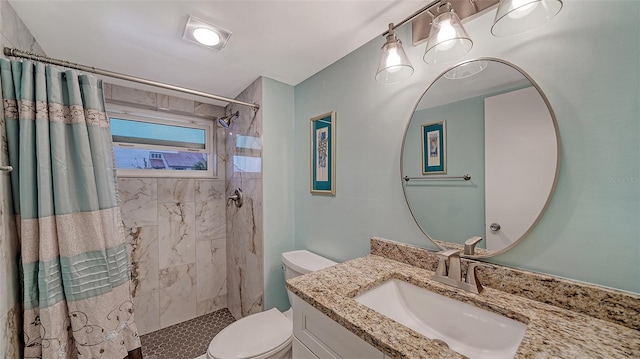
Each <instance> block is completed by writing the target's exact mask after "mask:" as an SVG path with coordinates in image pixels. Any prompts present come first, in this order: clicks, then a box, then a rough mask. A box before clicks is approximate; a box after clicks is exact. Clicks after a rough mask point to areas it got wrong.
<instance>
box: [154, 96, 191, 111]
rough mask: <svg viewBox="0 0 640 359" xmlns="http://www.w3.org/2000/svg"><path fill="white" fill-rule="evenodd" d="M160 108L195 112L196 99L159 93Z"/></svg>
mask: <svg viewBox="0 0 640 359" xmlns="http://www.w3.org/2000/svg"><path fill="white" fill-rule="evenodd" d="M157 101H158V108H161V109H167V110H173V111H178V112H184V113H190V114H193V113H194V112H195V101H193V100H188V99H185V98H180V97H175V96H169V95H164V94H158V95H157Z"/></svg>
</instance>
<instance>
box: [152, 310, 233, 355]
mask: <svg viewBox="0 0 640 359" xmlns="http://www.w3.org/2000/svg"><path fill="white" fill-rule="evenodd" d="M234 321H235V319H234V318H233V316H232V315H231V312H229V309H227V308H224V309H220V310H218V311H215V312H213V313H209V314H206V315H203V316H200V317H197V318H194V319H191V320H188V321H186V322H182V323H178V324H176V325H172V326H170V327H167V328H164V329H160V330H157V331H155V332H152V333H149V334H145V335H143V336H141V337H140V341H141V343H142V354H143V356H144V359H194V358H196V357H198V356H201V355H203V354H205V353H206V352H207V348H208V347H209V343H210V342H211V339H213V337H214V336H215V335H216V334H218V333H219V332H220V331H221V330H222V329H224V328H225V327H226V326H227V325H229V324H231V323H233V322H234Z"/></svg>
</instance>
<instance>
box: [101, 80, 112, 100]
mask: <svg viewBox="0 0 640 359" xmlns="http://www.w3.org/2000/svg"><path fill="white" fill-rule="evenodd" d="M102 91H104V98H105V99H106V100H110V99H111V84H110V83H108V82H104V83H103V85H102Z"/></svg>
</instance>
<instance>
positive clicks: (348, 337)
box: [291, 296, 385, 359]
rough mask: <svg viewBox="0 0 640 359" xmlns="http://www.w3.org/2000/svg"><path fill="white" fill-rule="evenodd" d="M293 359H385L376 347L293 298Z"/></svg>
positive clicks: (298, 299) (297, 298) (295, 297)
mask: <svg viewBox="0 0 640 359" xmlns="http://www.w3.org/2000/svg"><path fill="white" fill-rule="evenodd" d="M293 297H294V298H293V303H291V304H292V306H293V335H294V338H293V359H315V358H319V359H325V358H331V359H340V358H345V359H358V358H362V359H384V358H385V355H384V354H382V352H380V351H378V350H377V349H375V348H374V347H373V346H371V345H370V344H368V343H367V342H365V341H364V340H362V339H361V338H359V337H358V336H356V335H355V334H353V333H351V332H350V331H348V330H347V329H345V328H343V327H342V326H341V325H340V324H338V323H336V322H334V321H333V320H332V319H331V318H329V317H327V316H326V315H324V314H322V313H321V312H320V311H319V310H317V309H315V308H314V307H312V306H311V305H309V304H308V303H307V302H305V301H304V300H302V299H300V298H299V297H297V296H293Z"/></svg>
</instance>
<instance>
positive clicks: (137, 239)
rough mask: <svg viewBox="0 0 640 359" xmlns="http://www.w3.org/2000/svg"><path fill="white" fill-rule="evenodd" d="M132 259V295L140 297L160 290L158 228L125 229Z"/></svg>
mask: <svg viewBox="0 0 640 359" xmlns="http://www.w3.org/2000/svg"><path fill="white" fill-rule="evenodd" d="M125 234H126V240H127V250H128V251H129V258H130V259H131V282H132V286H131V294H132V295H133V296H134V297H138V296H141V295H144V294H149V293H151V292H153V291H155V290H156V289H157V288H158V283H159V277H158V269H159V263H158V261H159V249H158V227H157V226H150V227H132V228H125Z"/></svg>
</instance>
